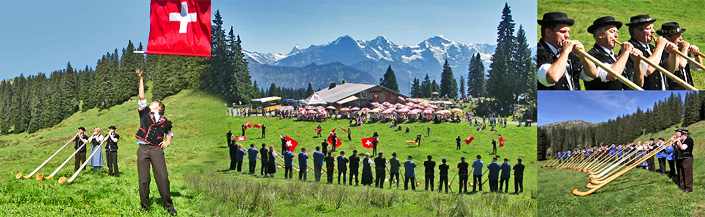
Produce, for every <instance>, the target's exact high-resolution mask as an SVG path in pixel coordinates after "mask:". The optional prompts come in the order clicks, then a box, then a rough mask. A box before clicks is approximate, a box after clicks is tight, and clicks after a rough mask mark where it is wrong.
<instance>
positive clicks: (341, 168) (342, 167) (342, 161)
mask: <svg viewBox="0 0 705 217" xmlns="http://www.w3.org/2000/svg"><path fill="white" fill-rule="evenodd" d="M337 160H338V184H339V185H340V177H341V176H342V177H343V185H345V178H346V177H345V172H347V171H348V158H346V157H345V152H344V151H340V156H338V159H337Z"/></svg>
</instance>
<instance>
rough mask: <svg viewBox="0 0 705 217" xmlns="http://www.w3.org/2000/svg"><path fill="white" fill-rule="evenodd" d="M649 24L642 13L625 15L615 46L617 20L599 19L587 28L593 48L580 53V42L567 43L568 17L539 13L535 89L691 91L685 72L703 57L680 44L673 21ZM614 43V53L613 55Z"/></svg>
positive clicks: (694, 48)
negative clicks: (623, 33) (622, 35)
mask: <svg viewBox="0 0 705 217" xmlns="http://www.w3.org/2000/svg"><path fill="white" fill-rule="evenodd" d="M654 22H656V19H653V18H651V17H650V16H649V15H648V14H641V15H636V16H633V17H631V18H630V20H629V23H626V25H627V26H628V27H629V35H630V36H631V38H630V39H629V40H628V41H625V42H619V41H618V40H617V38H618V36H619V29H620V28H621V27H622V22H620V21H617V20H615V19H614V17H611V16H605V17H600V18H598V19H597V20H595V21H594V22H593V23H592V25H591V26H589V27H588V28H587V31H588V32H589V33H590V34H592V35H593V38H594V39H595V45H594V46H593V48H592V49H590V50H589V51H588V52H585V51H584V46H583V44H582V43H580V42H579V41H576V40H569V38H570V26H572V25H573V24H574V23H575V21H574V20H573V19H570V18H568V15H567V14H565V13H561V12H550V13H546V14H544V15H543V19H542V20H538V24H539V25H540V30H541V40H540V41H539V43H538V46H537V51H536V66H537V80H538V85H537V88H538V89H539V90H580V89H581V87H580V85H581V84H580V80H583V83H584V85H585V89H586V90H629V89H634V90H696V89H695V87H693V86H692V85H693V78H692V76H691V68H693V69H694V70H697V68H700V70H705V67H704V66H703V64H702V63H703V62H702V56H703V54H702V53H700V51H699V49H698V47H697V46H695V45H691V44H690V43H688V42H687V41H684V40H683V38H682V37H681V34H682V33H684V32H685V30H686V29H683V28H681V27H680V26H679V24H678V23H676V22H667V23H663V24H662V25H661V29H659V30H654ZM654 33H656V34H658V35H660V36H661V37H658V38H657V37H656V36H654V35H653V34H654ZM652 42H654V44H655V45H652V44H651V43H652ZM618 45H619V46H620V53H619V54H615V53H614V51H613V50H614V48H615V47H616V46H618ZM691 65H694V66H695V67H691Z"/></svg>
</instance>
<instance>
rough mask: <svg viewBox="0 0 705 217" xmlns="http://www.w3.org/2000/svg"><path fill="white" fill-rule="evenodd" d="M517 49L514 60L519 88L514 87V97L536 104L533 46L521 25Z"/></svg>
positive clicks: (529, 103)
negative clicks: (530, 45) (530, 44)
mask: <svg viewBox="0 0 705 217" xmlns="http://www.w3.org/2000/svg"><path fill="white" fill-rule="evenodd" d="M516 41H517V51H516V52H515V53H514V55H515V57H514V60H515V61H516V63H517V64H516V70H515V71H514V72H515V73H516V76H517V79H516V80H515V81H516V86H515V87H517V88H512V89H514V90H515V92H514V97H515V101H518V100H519V98H520V97H523V98H524V99H525V100H526V104H528V105H530V106H534V107H535V105H536V102H537V99H536V73H535V72H534V71H535V69H536V64H535V62H534V60H533V58H532V57H531V56H532V53H531V48H530V47H529V43H528V41H527V40H526V33H525V32H524V28H523V27H522V26H521V25H520V26H519V31H518V32H517V37H516Z"/></svg>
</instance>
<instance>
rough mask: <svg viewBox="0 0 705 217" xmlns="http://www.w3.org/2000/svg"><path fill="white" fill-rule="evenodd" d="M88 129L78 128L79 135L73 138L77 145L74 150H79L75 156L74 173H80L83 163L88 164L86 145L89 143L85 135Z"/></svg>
mask: <svg viewBox="0 0 705 217" xmlns="http://www.w3.org/2000/svg"><path fill="white" fill-rule="evenodd" d="M85 132H86V128H83V127H79V128H78V133H76V136H74V137H73V139H72V140H73V141H76V144H74V146H73V149H74V150H79V151H78V152H76V155H75V156H74V160H75V161H74V168H73V169H74V171H78V168H79V167H81V165H82V164H83V162H86V150H87V148H86V145H85V144H86V143H87V142H88V136H86V134H85Z"/></svg>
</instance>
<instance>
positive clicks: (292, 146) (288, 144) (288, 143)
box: [284, 136, 299, 152]
mask: <svg viewBox="0 0 705 217" xmlns="http://www.w3.org/2000/svg"><path fill="white" fill-rule="evenodd" d="M284 140H286V147H289V151H291V152H294V149H296V145H298V144H299V142H297V141H296V140H293V139H291V138H289V137H288V136H284Z"/></svg>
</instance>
